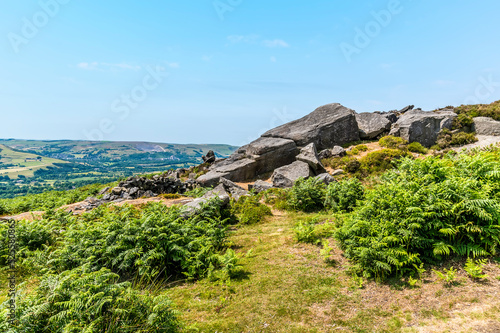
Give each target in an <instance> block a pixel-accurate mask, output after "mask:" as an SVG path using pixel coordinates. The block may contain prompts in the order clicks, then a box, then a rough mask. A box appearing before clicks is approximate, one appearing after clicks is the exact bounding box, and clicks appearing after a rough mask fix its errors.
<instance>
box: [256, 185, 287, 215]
mask: <svg viewBox="0 0 500 333" xmlns="http://www.w3.org/2000/svg"><path fill="white" fill-rule="evenodd" d="M288 196H289V190H288V189H283V188H271V189H269V190H267V191H264V192H261V193H259V195H258V197H262V198H263V200H264V203H266V204H267V205H272V206H274V207H275V208H276V209H280V210H288V209H289V207H288Z"/></svg>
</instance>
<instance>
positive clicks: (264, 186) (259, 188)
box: [252, 180, 273, 193]
mask: <svg viewBox="0 0 500 333" xmlns="http://www.w3.org/2000/svg"><path fill="white" fill-rule="evenodd" d="M271 188H273V185H272V184H269V183H266V182H265V181H263V180H257V181H256V182H255V184H253V186H252V189H253V190H254V191H255V192H257V193H260V192H263V191H266V190H269V189H271Z"/></svg>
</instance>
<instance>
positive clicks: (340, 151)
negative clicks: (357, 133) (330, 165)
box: [331, 146, 347, 157]
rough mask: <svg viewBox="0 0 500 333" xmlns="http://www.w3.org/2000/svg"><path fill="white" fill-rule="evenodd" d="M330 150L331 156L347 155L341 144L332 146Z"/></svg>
mask: <svg viewBox="0 0 500 333" xmlns="http://www.w3.org/2000/svg"><path fill="white" fill-rule="evenodd" d="M331 152H332V156H333V157H344V156H345V155H347V152H346V150H345V149H344V148H342V147H341V146H335V147H333V148H332V150H331Z"/></svg>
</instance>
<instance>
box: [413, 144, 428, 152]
mask: <svg viewBox="0 0 500 333" xmlns="http://www.w3.org/2000/svg"><path fill="white" fill-rule="evenodd" d="M408 150H409V151H411V152H412V153H419V154H427V152H428V150H427V149H426V148H425V147H424V146H422V144H420V142H412V143H410V144H409V145H408Z"/></svg>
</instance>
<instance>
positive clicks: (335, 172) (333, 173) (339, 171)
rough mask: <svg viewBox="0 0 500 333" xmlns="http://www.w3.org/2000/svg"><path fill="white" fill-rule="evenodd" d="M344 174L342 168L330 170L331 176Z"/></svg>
mask: <svg viewBox="0 0 500 333" xmlns="http://www.w3.org/2000/svg"><path fill="white" fill-rule="evenodd" d="M343 174H344V170H342V169H338V170H335V171H333V172H332V176H334V177H335V176H340V175H343Z"/></svg>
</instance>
